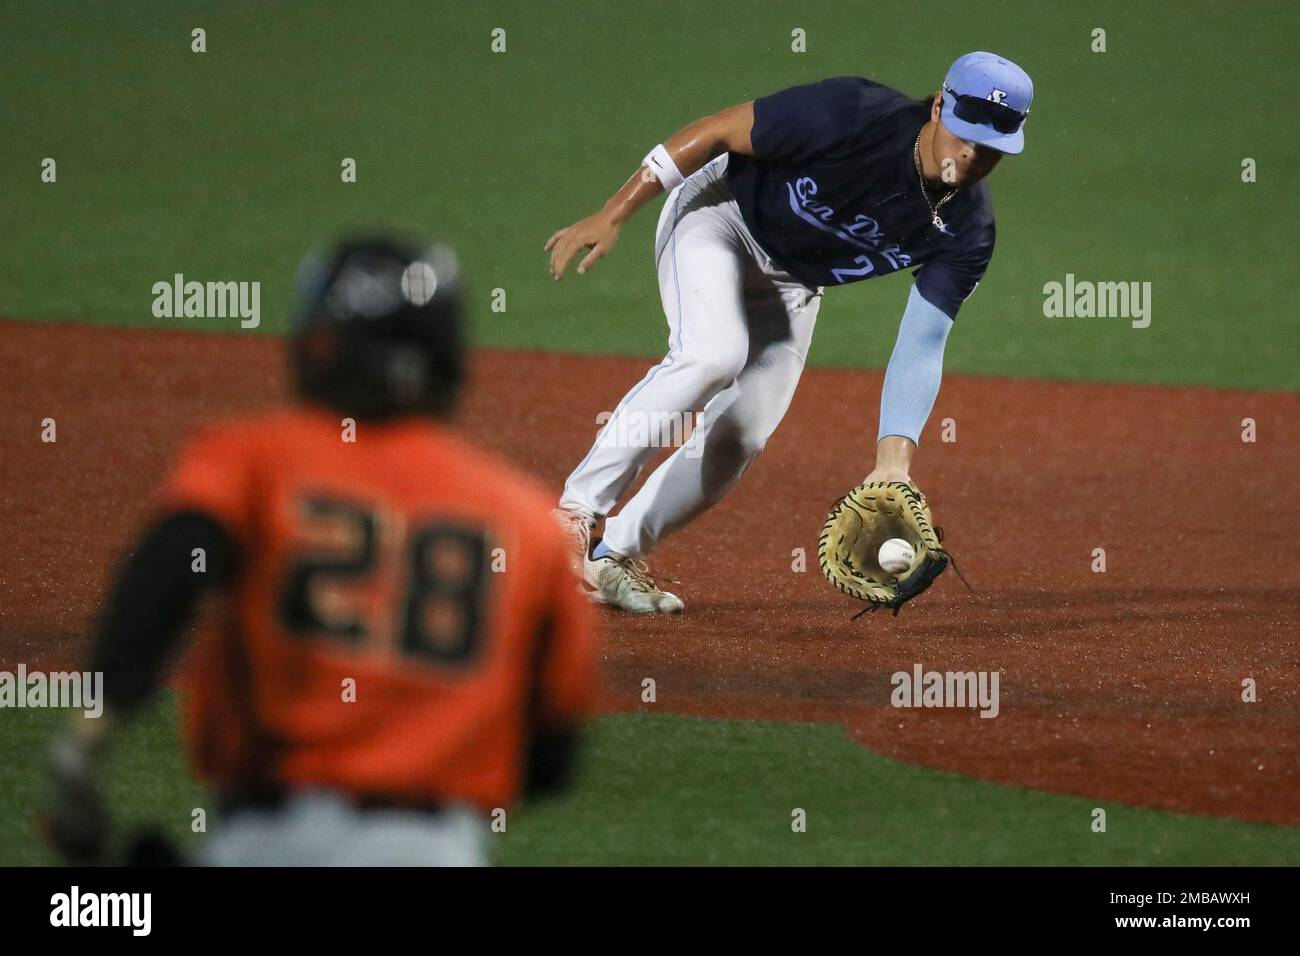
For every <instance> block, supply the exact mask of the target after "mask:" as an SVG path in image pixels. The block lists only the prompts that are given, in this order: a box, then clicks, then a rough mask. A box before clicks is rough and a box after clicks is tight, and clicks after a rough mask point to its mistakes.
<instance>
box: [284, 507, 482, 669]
mask: <svg viewBox="0 0 1300 956" xmlns="http://www.w3.org/2000/svg"><path fill="white" fill-rule="evenodd" d="M301 508H302V510H301V515H302V518H303V519H304V530H305V531H306V532H307V536H308V538H309V540H310V541H311V542H312V543H313V545H312V546H309V549H308V550H306V551H305V552H304V553H301V554H299V555H298V556H297V557H295V558H294V559H293V561H292V563H291V564H290V567H289V572H288V576H287V578H286V580H285V586H284V603H283V606H282V609H283V620H284V624H285V626H286V629H287V630H288V632H289V633H290V634H292V635H294V636H296V637H302V638H308V639H311V638H326V639H333V640H335V641H342V642H346V643H348V644H352V645H362V644H365V643H368V642H370V641H373V640H376V639H377V638H378V635H377V634H376V633H375V631H376V630H377V627H376V621H375V620H373V618H374V617H376V616H378V615H372V614H367V613H366V612H365V610H364V609H363V608H362V607H361V605H362V603H363V602H360V601H357V600H355V599H350V598H349V597H348V595H349V593H350V592H349V589H350V588H363V587H366V586H370V587H373V586H375V585H376V583H377V582H376V577H377V574H378V572H379V565H380V542H379V522H378V519H377V518H376V516H375V512H374V511H373V510H371V509H369V508H366V507H363V506H359V505H356V504H350V503H347V502H342V501H335V500H331V499H327V498H309V499H307V500H306V501H304V502H302V506H301ZM401 560H402V564H403V567H402V568H401V573H400V575H394V576H393V577H394V578H395V579H397V580H398V581H400V585H399V588H398V590H397V594H396V598H397V600H396V602H395V606H394V607H393V608H391V609H390V610H389V611H388V613H385V614H384V615H382V616H384V617H387V618H389V619H390V620H392V621H393V628H395V630H396V635H395V636H396V640H395V641H393V640H392V638H389V641H388V642H389V643H395V645H396V648H395V649H396V651H397V652H398V653H399V654H400V655H402V656H403V657H410V658H415V659H418V660H422V661H424V662H425V663H429V664H434V665H442V666H464V665H465V664H468V663H470V662H471V661H472V660H473V659H474V658H475V657H476V656H477V652H478V650H479V645H480V637H481V633H482V630H483V613H484V597H485V591H486V588H485V584H486V581H487V572H488V566H489V562H488V548H487V539H486V536H485V534H484V533H483V530H482V529H481V528H477V527H472V526H468V525H459V524H453V523H450V522H446V521H429V522H425V523H422V524H419V525H416V526H415V527H413V528H412V529H411V530H410V531H409V533H408V534H407V535H406V536H405V540H404V542H403V546H402V557H401ZM393 628H388V629H385V630H389V631H391V630H393Z"/></svg>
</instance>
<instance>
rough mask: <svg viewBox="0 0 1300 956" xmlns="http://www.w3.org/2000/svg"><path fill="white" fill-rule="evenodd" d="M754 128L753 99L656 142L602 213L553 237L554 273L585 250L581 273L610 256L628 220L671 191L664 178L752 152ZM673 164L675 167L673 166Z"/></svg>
mask: <svg viewBox="0 0 1300 956" xmlns="http://www.w3.org/2000/svg"><path fill="white" fill-rule="evenodd" d="M753 128H754V104H753V103H752V102H751V103H741V104H739V105H738V106H731V107H728V108H727V109H725V110H722V111H721V112H718V113H714V114H713V115H712V116H705V117H703V118H702V119H698V120H696V121H695V122H694V123H691V124H690V125H689V126H687V127H685V128H684V129H681V130H679V131H678V132H676V133H674V134H673V135H672V136H671V137H669V139H668V140H667V141H666V142H664V143H663V144H662V145H661V146H659V147H656V149H655V151H654V152H653V153H652V154H651V156H648V157H647V160H649V161H650V162H649V163H648V164H646V165H642V166H641V168H640V169H638V170H637V171H636V172H635V173H633V174H632V176H631V178H630V179H628V181H627V182H625V183H624V184H623V186H622V188H621V189H619V191H618V192H616V193H614V195H613V196H611V197H610V199H609V201H608V202H606V203H605V205H604V207H602V208H601V209H600V211H599V212H595V213H593V214H592V215H590V216H588V217H587V218H585V219H582V220H579V221H578V222H576V223H574V224H573V225H572V226H569V227H568V228H567V229H561V230H559V231H558V232H556V233H555V234H554V235H553V236H551V238H550V239H548V240H547V242H546V250H545V251H547V252H549V253H550V254H551V262H550V270H551V275H552V276H554V277H555V278H556V279H562V278H564V270H565V269H566V268H568V265H569V261H570V260H571V259H572V258H573V256H574V254H575V253H576V252H577V251H578V250H579V249H590V250H591V252H589V253H587V256H586V258H584V259H583V260H582V262H581V263H579V265H578V274H579V275H581V274H582V273H584V272H586V271H587V269H588V268H590V267H591V266H592V265H593V264H594V263H595V262H596V261H597V260H599V259H601V258H602V257H604V256H605V254H606V253H608V252H609V251H610V249H612V248H614V243H616V242H617V241H618V232H619V229H620V228H621V227H622V225H623V223H625V222H627V221H628V220H629V219H630V218H632V215H633V213H635V212H636V211H637V210H638V209H640V208H641V207H642V206H644V205H645V204H646V203H648V202H649V201H650V200H651V199H653V198H654V197H655V196H658V195H659V194H660V193H662V192H664V191H665V189H664V183H663V182H662V181H661V179H662V178H666V179H668V181H669V183H670V188H671V185H672V184H675V182H676V176H681V177H682V178H685V177H687V176H689V175H691V173H693V172H695V171H696V170H698V169H699V168H700V167H702V166H703V165H704V164H705V163H707V162H708V161H709V160H711V159H713V158H714V157H716V156H721V155H722V154H723V153H726V152H732V153H742V154H744V155H746V156H749V155H752V154H753V151H754V147H753V144H752V142H751V141H750V132H751V130H753ZM656 156H657V157H658V158H657V159H656V158H654V157H656ZM669 163H671V167H674V168H670V167H669V165H668V164H669ZM656 166H658V167H659V168H655V167H656ZM674 174H675V175H674Z"/></svg>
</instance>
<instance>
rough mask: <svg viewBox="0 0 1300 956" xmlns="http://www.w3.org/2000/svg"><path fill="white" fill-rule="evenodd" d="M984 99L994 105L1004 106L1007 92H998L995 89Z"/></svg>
mask: <svg viewBox="0 0 1300 956" xmlns="http://www.w3.org/2000/svg"><path fill="white" fill-rule="evenodd" d="M985 99H987V100H990V101H992V102H994V103H999V104H1002V105H1005V104H1006V102H1007V91H1006V90H999V89H996V88H995V89H994V90H993V92H992V93H990V94H989V95H988V96H987V97H985Z"/></svg>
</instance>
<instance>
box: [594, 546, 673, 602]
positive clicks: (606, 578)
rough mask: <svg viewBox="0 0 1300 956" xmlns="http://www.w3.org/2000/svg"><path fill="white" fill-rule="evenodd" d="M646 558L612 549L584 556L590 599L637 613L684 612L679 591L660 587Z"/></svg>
mask: <svg viewBox="0 0 1300 956" xmlns="http://www.w3.org/2000/svg"><path fill="white" fill-rule="evenodd" d="M649 572H650V569H649V567H648V566H647V565H646V563H645V562H644V561H638V560H637V559H636V558H625V557H623V556H622V555H621V554H615V553H614V552H613V551H611V552H609V553H608V554H606V555H605V556H604V557H601V558H592V557H591V556H590V554H588V555H586V556H585V557H584V559H583V580H584V581H585V582H586V583H587V585H588V587H590V588H591V589H592V592H591V595H590V596H591V599H592V600H593V601H596V602H598V603H600V604H608V605H610V606H611V607H618V608H622V609H623V610H624V611H631V612H633V613H634V614H681V613H682V611H684V610H686V605H685V604H684V603H683V602H682V599H681V598H679V597H678V596H677V595H676V594H670V593H669V592H668V591H661V590H659V588H658V587H657V586H656V585H655V582H654V579H653V578H651V577H650V573H649Z"/></svg>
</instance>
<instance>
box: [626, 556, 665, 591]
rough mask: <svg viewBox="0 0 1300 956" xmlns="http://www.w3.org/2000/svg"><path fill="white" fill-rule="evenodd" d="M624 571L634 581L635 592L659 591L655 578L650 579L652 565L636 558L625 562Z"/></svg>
mask: <svg viewBox="0 0 1300 956" xmlns="http://www.w3.org/2000/svg"><path fill="white" fill-rule="evenodd" d="M623 570H624V572H626V574H627V576H628V578H629V579H630V580H631V581H632V585H633V590H634V591H657V590H659V589H658V588H657V587H655V582H654V578H652V577H650V565H648V564H646V563H645V562H644V561H639V560H637V559H636V558H627V559H625V560H624V561H623Z"/></svg>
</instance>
